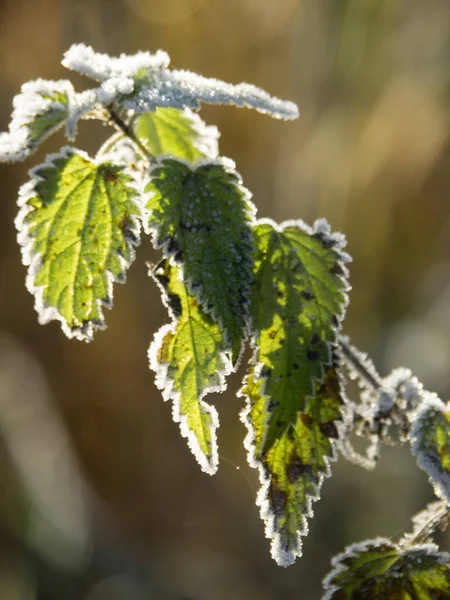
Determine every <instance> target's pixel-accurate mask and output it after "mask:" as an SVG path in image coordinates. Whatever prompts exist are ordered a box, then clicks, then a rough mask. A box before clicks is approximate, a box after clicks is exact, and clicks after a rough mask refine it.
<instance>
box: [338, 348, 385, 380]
mask: <svg viewBox="0 0 450 600" xmlns="http://www.w3.org/2000/svg"><path fill="white" fill-rule="evenodd" d="M339 346H340V349H341V352H342V354H343V356H344V358H345V359H346V360H347V361H348V362H349V363H350V365H351V366H352V367H353V368H354V369H355V371H357V373H358V374H359V375H360V377H361V379H363V380H364V381H365V382H366V384H367V385H368V386H369V387H371V388H373V389H374V390H375V391H378V390H379V389H380V388H381V387H382V385H383V384H382V381H381V377H380V376H379V375H378V373H377V372H376V371H375V370H373V372H371V371H369V369H368V368H367V367H366V365H365V364H364V363H363V362H362V361H361V356H362V352H360V351H359V350H357V349H356V348H354V347H353V346H352V345H350V344H349V343H348V342H347V340H346V339H345V338H344V337H343V336H339Z"/></svg>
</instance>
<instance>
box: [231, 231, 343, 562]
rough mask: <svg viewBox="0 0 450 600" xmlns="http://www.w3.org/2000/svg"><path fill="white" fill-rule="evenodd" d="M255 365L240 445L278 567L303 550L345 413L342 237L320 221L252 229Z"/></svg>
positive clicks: (247, 382) (245, 392) (249, 380)
mask: <svg viewBox="0 0 450 600" xmlns="http://www.w3.org/2000/svg"><path fill="white" fill-rule="evenodd" d="M254 238H255V246H256V251H255V261H254V270H253V272H254V281H253V284H252V293H251V335H252V346H253V358H252V363H253V364H252V366H251V367H250V370H249V372H248V373H247V375H246V377H245V379H244V385H243V387H242V389H241V391H240V395H241V396H244V397H245V398H246V401H247V405H246V408H245V409H244V411H243V412H242V415H241V418H242V420H243V422H244V423H245V425H246V426H247V429H248V434H247V437H246V440H245V447H246V448H247V450H248V459H249V462H250V465H251V466H253V467H257V468H258V469H259V473H260V480H261V484H262V487H261V489H260V491H259V493H258V498H257V504H258V506H260V508H261V517H262V519H263V520H264V521H265V524H266V535H267V537H269V538H270V539H271V540H272V545H271V551H272V556H273V558H274V559H275V560H276V561H277V562H278V564H280V565H283V566H287V565H289V564H292V563H293V562H294V560H295V557H296V556H300V554H301V539H300V537H301V536H303V535H306V533H307V523H306V519H307V517H310V516H311V514H312V509H311V506H312V503H313V502H314V501H315V500H317V499H318V497H319V492H320V487H321V484H322V480H323V478H324V477H325V476H326V475H328V474H329V462H330V460H331V459H333V458H334V456H335V450H334V441H335V440H336V439H337V438H338V437H339V426H338V424H339V421H340V420H341V419H342V415H341V409H342V404H343V393H342V381H341V377H340V374H339V364H338V361H337V359H336V356H335V354H334V353H335V350H336V339H337V332H338V329H339V327H340V321H341V319H342V317H343V314H344V310H345V307H346V303H347V297H346V291H347V289H348V283H347V269H346V267H345V265H344V263H345V262H347V261H348V260H349V257H348V256H347V255H346V254H345V253H343V251H342V248H343V246H344V243H345V240H344V239H343V238H342V237H341V236H338V235H336V234H331V233H330V231H329V227H325V225H324V222H323V221H319V222H317V223H316V224H315V225H314V227H313V228H312V229H311V228H309V227H308V226H306V225H305V224H304V223H303V222H301V221H288V222H286V223H284V224H282V225H280V226H277V225H276V224H275V223H273V222H271V221H268V220H261V221H258V222H257V223H256V224H255V226H254Z"/></svg>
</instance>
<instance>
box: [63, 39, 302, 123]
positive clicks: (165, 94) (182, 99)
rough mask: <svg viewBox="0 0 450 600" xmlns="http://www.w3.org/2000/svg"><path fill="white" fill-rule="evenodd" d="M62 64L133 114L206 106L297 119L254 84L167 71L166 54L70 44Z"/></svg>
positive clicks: (105, 99) (106, 99)
mask: <svg viewBox="0 0 450 600" xmlns="http://www.w3.org/2000/svg"><path fill="white" fill-rule="evenodd" d="M62 64H63V65H64V66H65V67H67V68H69V69H73V70H75V71H78V73H81V74H82V75H86V76H87V77H90V78H91V79H95V80H96V81H99V82H101V83H102V91H101V92H100V94H99V98H100V101H101V102H102V103H104V104H108V103H110V102H112V101H116V100H117V101H119V103H120V104H121V105H122V106H124V107H125V108H126V109H129V110H131V111H133V112H134V113H135V114H143V113H147V112H154V111H155V110H156V108H158V107H161V108H177V109H184V108H192V109H194V110H198V109H199V108H200V105H201V104H202V103H207V104H228V105H234V106H245V107H247V108H254V109H255V110H257V111H258V112H261V113H265V114H269V115H271V116H272V117H275V118H277V119H296V118H297V117H298V116H299V114H298V108H297V106H296V105H295V104H294V103H293V102H288V101H285V100H279V99H278V98H273V97H272V96H270V95H269V94H268V93H267V92H265V91H263V90H261V89H260V88H258V87H256V86H254V85H250V84H248V83H240V84H238V85H232V84H230V83H225V82H224V81H220V80H218V79H213V78H207V77H202V76H201V75H197V74H196V73H191V72H190V71H177V70H174V71H171V70H169V69H167V67H168V65H169V57H168V55H167V54H166V53H165V52H161V51H160V50H158V52H157V53H156V54H150V53H149V52H138V53H137V54H134V55H131V56H127V55H125V54H122V55H121V56H120V57H119V58H115V57H110V56H108V55H107V54H100V53H98V52H94V50H93V49H92V48H91V47H89V46H85V45H84V44H75V45H73V46H72V47H71V48H70V49H69V50H68V51H67V52H66V53H65V55H64V59H63V61H62Z"/></svg>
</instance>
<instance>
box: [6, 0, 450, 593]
mask: <svg viewBox="0 0 450 600" xmlns="http://www.w3.org/2000/svg"><path fill="white" fill-rule="evenodd" d="M81 41H82V42H85V43H87V44H90V45H92V46H93V47H94V48H95V49H96V50H99V51H104V52H108V53H112V54H118V53H120V52H135V51H137V50H138V49H145V50H147V49H148V50H151V51H155V50H157V49H158V48H162V49H164V50H166V51H167V52H168V53H169V54H170V56H171V58H172V65H174V66H175V67H177V68H186V69H191V70H193V71H197V72H200V73H202V74H204V75H208V76H215V77H218V78H221V79H225V80H228V81H231V82H235V83H237V82H239V81H249V82H252V83H254V84H256V85H260V86H261V87H263V88H265V89H267V90H268V91H269V92H271V93H273V94H274V95H277V96H279V97H282V98H287V99H291V100H294V101H295V102H297V103H298V104H299V106H300V110H301V113H302V116H301V118H300V120H299V121H297V122H294V123H283V122H278V121H272V120H271V119H269V118H267V117H264V116H261V115H258V114H255V113H252V112H251V111H247V110H237V109H233V108H210V107H207V108H205V109H204V110H202V113H201V114H202V116H203V118H204V119H205V120H206V121H207V122H209V123H216V124H217V125H218V127H219V129H220V130H221V131H222V137H221V153H222V154H223V155H225V156H230V157H232V158H233V159H234V160H235V161H236V163H237V166H238V169H239V171H240V172H241V174H242V176H243V178H244V182H245V184H246V185H247V187H249V188H250V190H252V192H253V194H254V200H255V202H256V204H257V206H258V208H259V215H260V216H269V217H272V218H275V219H277V220H283V219H289V218H299V217H300V218H302V219H304V220H305V221H307V222H312V221H313V220H314V219H315V218H317V217H320V216H325V217H326V218H327V219H328V220H329V221H330V223H331V225H332V227H333V228H334V229H337V230H341V231H343V232H345V233H346V235H347V237H348V244H349V245H348V249H349V251H350V253H351V254H352V255H353V257H354V262H353V264H352V267H351V282H352V285H353V292H352V294H351V304H350V307H349V312H348V318H347V321H346V327H345V330H346V333H348V334H350V335H351V336H352V338H353V341H354V342H355V343H356V344H357V345H358V346H360V347H361V348H363V349H365V350H367V351H369V352H370V353H371V355H372V356H373V358H374V359H375V361H376V364H377V365H378V367H379V369H380V371H381V372H382V373H387V372H388V371H389V370H390V369H391V368H393V367H395V366H399V365H405V366H409V367H411V368H412V369H413V370H414V372H415V373H416V375H417V376H418V377H419V378H420V379H421V380H422V381H423V383H424V385H425V386H426V387H427V388H428V389H431V390H434V391H436V392H438V393H439V394H440V395H441V396H442V398H443V399H444V400H447V399H448V398H449V396H450V369H449V365H450V243H449V236H450V208H449V206H448V204H449V191H450V146H449V135H450V120H449V116H450V113H449V104H450V102H449V100H450V68H449V67H450V3H449V1H448V0H427V1H424V0H409V1H407V2H406V1H403V2H402V1H401V0H276V1H275V0H92V1H87V0H74V1H71V0H34V1H32V0H0V130H4V129H6V128H7V125H8V121H9V114H10V111H11V102H12V98H13V96H14V94H16V93H17V92H18V90H19V87H20V85H21V84H22V83H23V82H24V81H27V80H29V79H35V78H37V77H44V78H48V79H57V78H62V77H70V78H72V81H73V82H74V83H75V84H78V85H79V86H80V85H84V86H85V85H86V82H84V81H82V80H81V78H78V77H76V76H72V74H70V73H67V72H65V71H64V69H63V68H62V67H61V66H60V64H59V61H60V59H61V55H62V53H63V52H64V51H65V50H66V49H67V48H68V47H69V46H70V45H71V44H72V43H74V42H81ZM80 129H81V132H80V136H79V138H78V140H77V146H78V147H81V148H84V149H86V150H88V151H90V152H91V153H93V152H95V150H96V148H97V147H98V146H99V144H100V143H101V142H102V141H103V139H104V138H105V136H106V135H107V132H106V130H105V129H104V128H103V127H101V126H100V125H97V124H92V123H91V122H88V123H84V124H82V125H81V128H80ZM61 143H63V138H62V135H59V134H58V135H57V136H55V138H52V140H50V141H49V142H48V143H46V144H45V148H44V151H43V152H42V151H40V152H39V154H38V155H37V156H36V157H33V158H32V159H31V160H29V161H28V162H27V163H26V164H25V165H16V166H12V167H11V166H1V167H0V181H1V191H2V193H1V201H0V202H1V203H0V207H1V208H0V211H1V213H0V214H1V219H0V289H1V294H0V598H1V600H3V599H4V600H35V599H36V600H44V599H45V600H47V599H48V600H56V599H58V600H62V599H64V600H66V599H69V600H72V599H73V600H79V599H83V600H125V599H126V600H144V599H145V600H146V599H153V598H155V599H158V600H159V599H162V600H176V599H178V600H181V599H191V600H228V599H231V598H232V599H233V600H253V599H258V600H273V599H278V598H280V599H281V598H283V600H294V599H295V600H299V599H300V598H301V599H302V600H310V599H311V600H313V599H316V598H319V597H320V580H321V578H322V577H323V576H324V575H325V573H326V572H327V571H328V565H329V560H330V557H331V556H332V555H333V554H334V553H336V552H338V551H339V550H341V549H342V548H343V547H344V545H345V544H348V543H350V542H352V541H358V540H361V539H364V538H366V537H369V536H374V535H377V534H380V535H388V536H393V537H394V538H395V537H397V536H399V535H400V534H401V533H402V532H404V531H405V530H407V529H408V527H409V518H410V516H411V515H412V514H413V513H414V512H415V511H416V510H418V509H420V508H422V507H423V506H424V505H425V503H426V502H427V501H428V500H430V499H431V498H432V492H431V489H430V487H429V485H428V483H427V480H426V477H425V476H424V474H423V473H422V472H420V471H418V469H417V468H416V467H415V464H414V461H413V459H412V457H411V456H410V454H409V452H408V450H407V449H405V448H404V449H389V448H388V449H386V450H385V451H384V454H383V458H382V460H381V462H380V464H379V466H378V468H377V469H376V471H375V472H373V473H367V472H365V471H362V470H361V469H359V468H358V467H355V466H352V465H349V464H348V463H345V461H344V460H343V459H340V460H339V462H338V463H337V464H336V465H334V477H333V478H332V479H331V480H329V481H327V482H326V483H325V485H324V488H323V497H322V500H321V501H320V502H319V503H318V504H317V505H316V511H315V512H316V515H315V519H314V520H313V521H312V522H311V531H310V535H309V536H308V537H307V538H306V540H305V542H304V557H303V558H302V559H300V560H299V561H298V562H297V564H296V565H295V566H293V567H290V568H289V569H282V568H278V567H277V566H276V565H275V563H274V562H273V561H272V560H271V559H270V556H269V549H268V543H267V541H266V540H265V538H264V531H263V523H262V522H261V521H260V519H259V515H258V512H257V509H256V507H255V505H254V499H255V493H256V490H257V478H256V473H255V472H254V471H252V470H250V469H249V468H248V466H247V465H246V459H245V453H244V451H243V449H242V443H241V441H242V439H243V436H244V428H243V425H242V424H241V423H240V421H239V418H238V412H239V410H240V408H241V401H240V400H238V399H237V398H236V395H235V392H236V390H237V388H238V386H239V382H240V378H241V376H242V370H241V372H240V373H239V374H237V375H235V376H233V377H232V378H231V380H230V391H229V392H227V393H225V394H223V395H221V396H217V397H215V398H213V399H212V400H213V401H214V402H215V404H216V406H217V407H218V409H219V413H220V416H221V428H220V430H219V442H220V456H221V464H220V469H219V473H218V474H217V475H216V476H214V477H209V476H207V475H204V474H203V473H201V471H200V469H199V468H198V466H197V464H196V463H195V461H194V459H193V457H192V456H191V454H190V452H189V451H188V449H187V448H186V446H185V441H184V440H183V439H181V437H180V435H179V430H178V426H177V425H175V424H174V423H173V422H172V419H171V414H170V406H169V405H168V404H164V403H163V401H162V398H161V395H160V393H159V392H158V391H157V389H156V387H155V386H154V383H153V374H152V373H151V372H150V371H149V369H148V366H147V360H146V350H147V347H148V345H149V343H150V341H151V338H152V335H153V333H154V332H155V331H156V329H157V328H158V327H159V326H160V325H161V324H162V323H163V322H165V321H166V320H167V317H166V315H165V311H164V309H163V307H162V305H161V302H160V298H159V294H158V291H157V289H156V286H155V285H154V283H152V281H150V280H149V279H148V277H147V276H146V269H145V266H144V261H145V260H155V259H156V257H157V255H156V253H155V252H154V251H153V250H152V249H151V247H150V244H149V242H148V241H147V240H145V241H144V243H143V244H142V246H141V248H140V249H139V252H138V258H137V260H136V262H135V263H134V265H133V267H132V269H131V271H130V274H129V277H128V282H127V285H126V286H119V285H117V286H116V288H115V306H114V309H113V310H112V311H111V312H107V314H106V317H107V323H108V329H107V330H106V331H105V332H100V333H98V334H97V335H96V339H95V341H94V343H92V344H90V345H86V344H83V343H80V342H78V341H74V340H72V341H69V340H67V339H66V338H65V337H64V336H63V334H62V333H61V331H60V329H59V326H58V324H56V323H52V324H50V325H48V326H46V327H41V326H39V325H38V324H37V318H36V314H35V312H34V310H33V299H32V297H31V295H30V294H29V293H28V292H27V291H26V290H25V287H24V277H25V268H24V267H23V266H22V265H21V261H20V252H19V248H18V246H17V244H16V239H15V236H16V234H15V229H14V225H13V220H14V217H15V213H16V206H15V198H16V195H17V189H18V187H19V185H20V184H21V182H23V181H24V179H25V177H26V171H27V169H28V168H30V167H31V166H32V165H33V164H36V162H38V161H40V160H41V159H42V157H43V156H44V154H45V152H48V151H54V150H56V149H57V148H58V147H59V145H60V144H61ZM448 540H449V538H448V537H447V538H445V537H444V538H442V545H443V547H448Z"/></svg>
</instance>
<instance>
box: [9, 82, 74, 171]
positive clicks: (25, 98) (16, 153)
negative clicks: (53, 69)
mask: <svg viewBox="0 0 450 600" xmlns="http://www.w3.org/2000/svg"><path fill="white" fill-rule="evenodd" d="M55 93H61V94H64V95H65V96H66V98H67V106H65V105H64V104H62V103H61V102H59V101H56V102H55V101H53V100H51V99H49V98H44V97H43V96H45V95H50V94H55ZM73 98H74V90H73V87H72V84H71V83H70V81H67V80H60V81H50V80H45V79H36V80H35V81H28V82H27V83H24V84H23V85H22V88H21V91H20V94H17V96H15V97H14V99H13V112H12V115H11V123H10V125H9V131H8V132H5V133H0V163H1V162H11V163H12V162H20V161H24V160H25V159H27V158H28V157H29V156H30V155H31V154H32V153H33V152H34V151H35V150H36V149H37V147H38V146H39V144H40V143H41V142H43V141H44V140H45V139H46V138H47V137H48V136H49V135H51V134H52V133H54V132H55V131H57V130H58V129H59V128H60V127H62V126H63V125H64V122H65V120H66V117H64V116H63V115H64V113H67V114H69V111H70V104H71V102H72V100H73ZM52 110H54V111H60V112H61V114H62V118H61V121H60V122H59V123H58V124H57V125H55V126H54V127H52V128H49V129H48V130H47V131H46V132H45V133H44V134H43V135H42V136H41V137H40V138H38V139H33V137H32V135H31V129H30V124H32V123H33V121H34V120H35V118H36V117H38V116H39V115H43V114H45V113H47V112H50V111H52Z"/></svg>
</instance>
